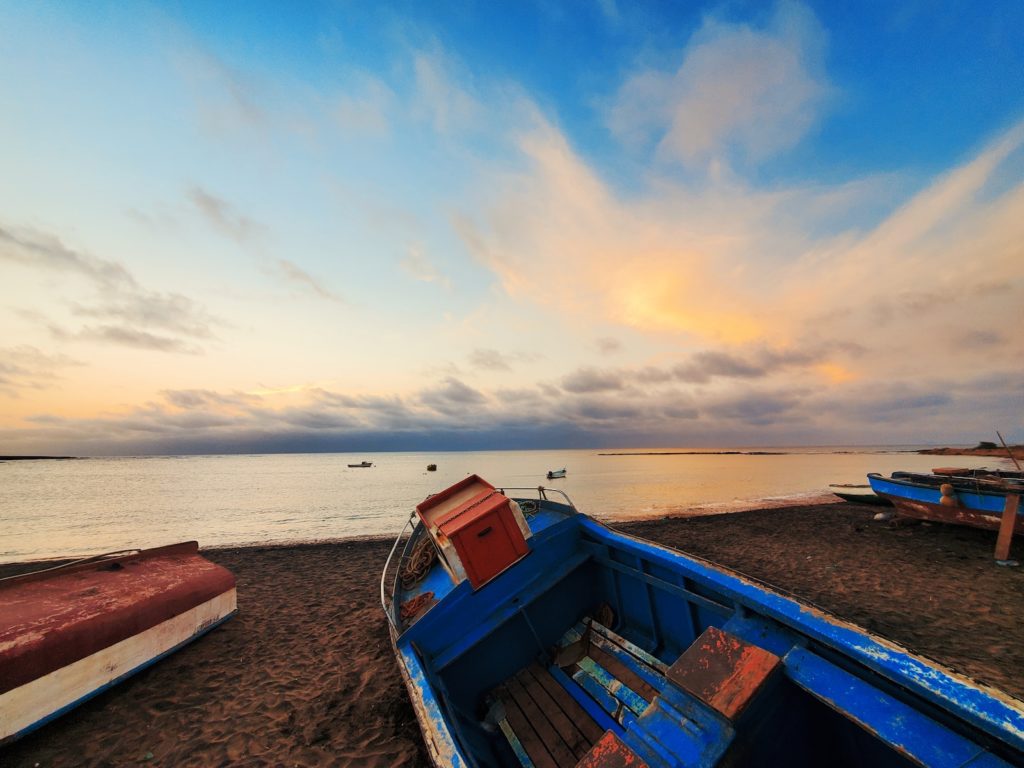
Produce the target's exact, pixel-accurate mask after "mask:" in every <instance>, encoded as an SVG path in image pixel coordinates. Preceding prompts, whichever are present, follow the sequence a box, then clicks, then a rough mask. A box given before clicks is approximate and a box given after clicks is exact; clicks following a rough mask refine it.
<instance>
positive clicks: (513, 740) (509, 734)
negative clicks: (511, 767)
mask: <svg viewBox="0 0 1024 768" xmlns="http://www.w3.org/2000/svg"><path fill="white" fill-rule="evenodd" d="M498 727H499V728H501V732H502V733H504V734H505V738H506V739H507V740H508V743H509V746H510V747H512V751H513V752H515V755H516V760H518V761H519V764H520V765H521V766H523V768H536V766H534V764H533V761H532V760H531V759H530V756H529V755H528V754H526V750H525V749H523V745H522V743H521V742H520V741H519V737H518V736H516V732H515V731H513V730H512V726H511V725H509V724H508V718H507V717H503V718H501V720H499V721H498Z"/></svg>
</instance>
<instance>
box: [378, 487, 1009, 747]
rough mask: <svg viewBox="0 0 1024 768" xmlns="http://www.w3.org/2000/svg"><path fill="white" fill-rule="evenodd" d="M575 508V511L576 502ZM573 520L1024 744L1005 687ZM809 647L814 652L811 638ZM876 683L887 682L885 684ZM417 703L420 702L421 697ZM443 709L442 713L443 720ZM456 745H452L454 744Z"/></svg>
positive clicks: (767, 590)
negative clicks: (986, 681) (958, 670)
mask: <svg viewBox="0 0 1024 768" xmlns="http://www.w3.org/2000/svg"><path fill="white" fill-rule="evenodd" d="M562 495H563V496H564V495H565V494H564V493H563V494H562ZM559 506H561V505H559ZM572 510H573V512H575V511H576V510H575V507H572ZM573 516H574V517H575V515H573ZM576 524H577V525H579V526H580V528H581V531H582V532H583V533H584V535H585V536H588V537H590V538H593V539H595V540H596V541H597V542H602V540H604V541H605V542H608V543H611V544H613V546H614V545H618V546H620V547H622V548H623V549H624V550H626V551H629V552H630V553H631V554H633V555H636V556H639V557H641V558H643V559H646V560H647V561H648V562H653V563H654V564H657V565H660V566H662V567H666V568H668V569H670V570H675V569H679V566H682V568H681V569H680V570H681V571H683V572H685V576H686V578H688V579H693V580H694V581H695V582H696V583H698V584H701V585H702V586H704V587H705V588H710V589H713V590H715V591H718V592H719V593H720V594H721V595H722V596H723V597H725V598H727V599H728V600H729V601H730V602H732V603H733V611H734V616H740V615H742V613H743V612H749V613H751V614H753V615H754V616H755V617H756V616H760V617H764V618H766V619H768V620H772V621H775V622H777V623H778V624H779V625H780V626H781V627H782V628H783V629H785V630H788V631H791V632H794V633H796V634H798V635H802V636H804V637H806V638H808V639H809V640H810V641H811V642H812V643H813V644H817V645H818V646H820V648H821V649H822V650H824V649H828V650H829V652H830V653H836V654H839V656H840V657H843V658H846V659H848V660H849V661H850V662H851V663H852V664H854V665H856V666H859V667H860V668H862V669H863V670H865V672H867V673H870V674H874V675H877V676H878V677H879V678H880V679H881V680H884V681H885V683H886V685H892V686H895V687H896V688H897V689H899V688H902V689H905V690H906V691H908V693H909V694H910V695H911V696H913V697H916V698H917V699H918V700H920V701H921V703H922V704H926V705H928V706H930V707H934V708H936V709H937V710H938V711H939V712H940V713H942V714H944V715H946V716H947V717H948V719H949V720H951V721H953V722H954V723H955V722H957V721H959V723H961V728H962V727H963V726H964V725H966V726H967V727H969V728H974V729H976V732H977V733H978V734H984V737H985V738H988V739H991V740H992V741H993V742H994V743H995V744H998V745H1001V747H1002V748H1003V749H1010V750H1024V701H1022V700H1020V699H1018V698H1016V697H1014V696H1012V695H1010V694H1009V693H1007V692H1005V691H1002V690H1000V689H998V688H995V687H993V686H990V685H988V684H986V683H982V682H979V681H976V680H974V679H972V678H970V677H968V676H966V675H963V674H960V673H958V672H955V671H954V670H952V669H949V668H948V667H946V666H945V665H944V664H942V663H941V662H938V661H935V660H933V659H930V658H928V657H926V656H923V655H920V654H917V653H915V652H913V651H911V650H909V649H907V648H906V647H904V646H902V645H901V644H899V643H897V642H894V641H892V640H889V639H887V638H884V637H881V636H878V635H876V634H874V633H872V632H870V631H869V630H867V629H865V628H863V627H860V626H858V625H856V624H854V623H853V622H850V621H847V620H845V619H843V618H841V617H839V616H837V615H836V614H834V613H832V612H831V611H828V610H827V609H824V608H821V607H820V606H816V605H813V604H812V603H810V602H809V601H808V600H806V599H802V598H798V597H797V596H796V595H794V594H793V593H790V592H786V591H785V590H782V589H780V588H778V587H776V586H774V585H772V584H769V583H767V582H764V581H762V580H759V579H756V578H754V577H751V576H748V575H746V574H743V573H742V572H740V571H738V570H736V569H733V568H727V567H725V566H722V565H720V564H717V563H714V562H713V561H710V560H707V559H705V558H701V557H699V556H696V555H692V554H689V553H686V552H682V551H680V550H677V549H673V548H671V547H668V546H666V545H663V544H658V543H655V542H652V541H649V540H646V539H643V538H641V537H638V536H634V535H632V534H629V533H625V532H623V531H620V530H617V529H614V528H612V527H610V526H609V525H606V524H605V523H603V522H601V521H600V520H597V519H595V518H592V517H590V516H588V515H579V517H578V518H577V522H576ZM396 546H397V542H396ZM591 556H593V555H591ZM737 609H742V610H737ZM389 621H390V617H389ZM392 630H393V631H392V632H391V641H392V647H393V649H394V651H395V655H396V658H397V660H398V662H399V667H400V668H401V670H402V674H403V680H404V681H405V683H406V687H407V688H408V689H409V691H410V698H411V699H413V701H414V703H415V702H416V701H417V697H422V696H424V695H426V696H428V697H429V699H430V701H433V702H435V703H436V702H438V701H439V699H438V697H437V689H436V686H437V685H439V681H436V680H434V679H433V678H432V676H429V675H427V674H424V679H423V686H424V688H423V689H422V690H421V689H419V688H417V686H416V685H415V684H414V682H413V680H412V679H411V678H410V677H409V670H407V669H406V660H405V659H404V653H403V649H405V651H406V652H408V653H412V654H414V656H415V661H416V663H417V664H418V665H419V666H420V669H421V670H423V671H424V673H426V667H425V666H424V665H423V660H422V659H420V658H419V656H420V652H419V650H418V649H417V648H416V647H415V645H414V644H413V643H412V642H411V641H408V640H407V641H406V643H405V644H403V645H402V648H400V647H399V646H400V641H401V639H402V638H401V634H404V633H401V634H399V633H398V632H397V628H396V627H394V625H392ZM810 652H812V653H816V655H817V652H815V651H814V650H813V645H812V646H811V650H810ZM827 657H828V655H826V656H822V657H821V658H827ZM868 679H869V678H868ZM879 690H882V691H885V690H886V689H885V687H884V686H883V687H881V688H880V689H879ZM420 703H421V704H422V703H423V702H422V698H420ZM414 709H417V719H418V720H419V721H420V726H421V730H422V731H423V733H424V734H426V733H427V730H428V729H430V730H431V731H434V730H435V726H436V724H434V723H433V722H432V721H431V719H430V718H429V717H428V716H427V714H426V712H421V711H419V709H418V708H417V707H416V706H414ZM445 712H446V711H445ZM445 712H442V713H441V715H440V717H441V719H442V720H443V719H444V716H445ZM946 719H947V718H946V717H943V718H941V719H940V720H936V721H935V722H936V723H941V722H943V721H945V720H946ZM946 727H948V725H947V726H946ZM444 733H445V735H446V737H447V739H449V740H450V741H449V742H448V743H450V744H458V742H457V741H456V740H455V738H454V736H455V734H454V733H453V732H451V731H449V730H448V728H447V725H446V727H445V731H444ZM978 743H979V747H980V748H985V747H984V738H983V739H982V741H980V742H978ZM431 746H432V745H431ZM461 749H462V747H457V750H461ZM440 757H441V756H440V755H439V754H436V753H434V752H432V754H431V758H432V759H434V760H435V764H437V765H446V764H449V763H447V762H437V758H440ZM448 759H449V760H450V758H448ZM466 759H468V758H466Z"/></svg>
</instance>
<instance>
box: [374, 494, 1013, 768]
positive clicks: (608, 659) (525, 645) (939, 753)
mask: <svg viewBox="0 0 1024 768" xmlns="http://www.w3.org/2000/svg"><path fill="white" fill-rule="evenodd" d="M517 501H518V503H520V505H521V506H525V504H526V503H527V502H525V501H524V500H519V499H517ZM573 512H574V510H573V509H571V508H569V507H565V506H562V507H559V506H558V505H552V504H550V503H549V502H548V501H546V500H544V499H543V498H542V500H541V502H540V503H539V504H536V505H535V510H534V511H533V513H532V514H531V517H530V522H531V528H532V529H533V531H534V535H533V537H532V538H531V552H530V554H529V555H527V556H526V557H525V558H523V559H522V560H520V561H519V562H517V563H516V564H515V565H513V566H512V567H510V568H509V569H508V570H507V571H506V572H504V573H503V574H502V575H500V576H499V577H497V578H496V579H494V580H493V581H492V582H490V583H488V584H487V585H486V586H484V587H483V588H482V589H479V590H472V589H470V588H469V585H468V583H466V582H461V583H456V584H451V583H447V577H446V576H445V575H444V574H443V573H442V572H441V569H440V567H438V568H437V569H435V570H434V571H432V572H431V573H430V574H429V575H428V576H427V577H426V580H425V581H424V582H423V583H422V584H421V585H420V586H418V587H416V588H407V587H402V588H401V589H399V590H398V591H397V592H396V593H395V599H394V600H393V601H392V603H391V606H390V607H388V606H387V603H386V602H385V610H386V611H387V613H388V618H389V621H390V622H391V624H392V642H393V645H394V648H395V653H396V657H397V659H398V664H399V667H400V669H401V671H402V676H403V679H404V681H405V684H406V687H407V689H408V691H409V696H410V699H411V701H412V703H413V708H414V710H415V712H416V715H417V719H418V721H419V725H420V728H421V730H422V732H423V734H424V738H425V742H426V746H427V751H428V754H429V756H430V759H431V760H432V761H433V763H434V764H435V765H438V766H442V765H473V764H479V765H505V766H512V765H518V764H520V762H521V760H519V761H518V762H517V757H520V758H521V756H522V754H529V755H532V754H534V752H535V751H537V750H540V751H541V752H543V749H544V748H546V746H548V745H549V742H548V741H544V745H545V746H541V745H539V742H538V741H537V739H543V738H546V737H544V736H543V734H542V730H544V728H542V727H541V726H543V720H540V721H537V722H536V725H537V728H536V729H535V731H530V730H529V728H530V727H531V724H533V723H534V722H535V720H536V718H537V717H539V715H538V711H539V710H537V709H536V708H534V709H533V714H532V715H530V716H529V717H528V718H527V720H529V723H527V722H526V721H525V720H524V719H523V715H524V714H525V713H526V712H527V711H528V708H529V707H531V706H532V705H531V704H530V700H529V699H525V698H524V696H526V695H527V694H528V695H529V696H530V697H534V695H535V693H536V697H535V698H533V699H532V700H533V701H535V702H536V703H537V705H538V706H542V703H543V702H547V703H548V704H550V703H551V701H553V700H559V699H558V697H562V699H564V698H565V697H566V696H568V697H569V698H570V699H571V700H572V701H571V702H569V705H568V707H569V708H563V709H562V710H561V711H562V712H563V714H566V715H568V714H569V712H570V710H571V709H573V708H575V711H577V712H579V711H580V710H579V708H580V707H583V708H584V709H585V710H586V714H585V717H583V719H578V718H577V719H574V718H572V717H570V719H569V721H568V722H569V723H576V724H577V725H581V724H583V723H589V725H588V727H590V726H593V730H596V735H592V736H590V737H588V738H587V739H586V740H585V743H584V742H581V741H580V740H579V739H578V738H576V736H575V735H574V733H573V731H572V730H571V728H569V730H568V731H566V732H563V733H561V735H560V736H558V737H554V736H552V738H554V741H553V742H551V743H550V747H551V749H553V750H558V749H563V748H564V747H568V748H570V749H571V750H572V751H573V753H574V756H573V758H572V759H569V758H568V757H566V759H565V760H559V759H556V760H555V764H557V765H563V764H564V765H573V764H576V759H577V758H580V757H581V753H584V752H585V753H586V754H587V755H588V756H592V755H593V751H594V750H597V751H598V752H599V751H601V749H603V748H607V747H608V746H609V744H610V743H611V744H614V745H617V746H616V749H619V748H621V749H623V750H627V752H631V753H632V754H633V755H634V756H639V757H640V758H641V759H643V760H644V761H645V762H646V763H647V764H648V765H650V766H667V765H679V764H686V765H691V764H692V765H702V766H712V765H722V764H730V765H733V764H735V765H748V764H751V765H752V764H758V765H768V764H787V765H794V766H802V765H806V766H811V765H820V764H825V763H829V762H835V761H834V760H832V759H831V758H832V757H835V755H834V754H833V752H832V751H831V750H834V749H835V748H836V746H835V745H838V744H842V745H844V747H843V749H846V750H848V752H844V753H843V755H844V756H845V757H847V758H849V759H850V763H851V764H877V765H905V764H907V763H906V762H905V760H904V758H909V759H910V761H911V762H912V763H914V764H922V765H940V764H941V765H947V764H948V765H953V764H962V761H961V762H955V761H956V760H959V759H960V758H961V757H964V756H966V757H964V759H967V757H969V756H971V755H974V756H981V757H979V763H978V764H979V765H980V764H982V763H983V762H984V763H985V764H986V765H989V764H991V765H993V766H995V765H1000V766H1004V765H1009V764H1018V762H1019V761H1020V760H1021V759H1022V758H1024V751H1022V750H1024V706H1022V704H1021V703H1020V702H1016V701H1014V700H1012V699H1010V698H1009V697H1007V696H1005V695H1004V694H1000V693H999V692H996V691H993V690H991V689H987V688H985V687H984V686H980V685H978V684H977V683H975V682H973V681H971V680H968V679H966V678H963V677H960V676H958V675H956V674H955V673H953V672H951V671H949V670H945V669H943V668H941V667H940V666H938V665H936V664H934V663H933V662H930V661H928V660H925V659H922V658H919V657H916V656H914V655H913V654H911V653H909V652H908V651H906V650H905V649H903V648H900V647H898V646H896V645H894V644H892V643H890V642H888V641H886V640H883V639H881V638H878V637H876V636H873V635H871V634H870V633H868V632H866V631H865V630H863V629H860V628H858V627H855V626H853V625H851V624H849V623H847V622H844V621H842V620H840V619H837V618H836V617H834V616H831V615H829V614H827V613H825V612H823V611H820V610H817V609H815V608H813V607H812V606H808V605H805V604H801V603H799V602H797V601H796V600H794V599H792V598H790V597H787V596H785V595H781V594H779V593H777V592H774V591H772V590H771V589H769V588H767V587H766V586H765V585H763V584H759V583H757V582H755V581H753V580H750V579H747V578H744V577H743V576H741V575H739V574H735V573H731V572H728V571H726V570H724V569H721V568H718V567H717V566H714V565H713V564H711V563H708V562H706V561H702V560H700V559H699V558H695V557H692V556H688V555H685V554H683V553H680V552H677V551H674V550H670V549H667V548H665V547H661V546H658V545H656V544H652V543H650V542H646V541H643V540H640V539H636V538H634V537H631V536H627V535H624V534H622V533H619V532H617V531H614V530H611V529H609V528H608V527H606V526H604V525H602V524H600V523H598V522H596V521H594V520H592V519H590V518H587V517H585V516H583V515H576V514H573ZM415 539H416V533H415V532H414V534H413V536H412V537H411V538H410V539H409V541H408V544H407V546H408V547H410V548H411V547H413V546H414V543H415ZM396 546H397V543H396ZM408 551H410V550H408V549H407V552H408ZM385 573H386V570H385ZM383 583H384V582H383V581H382V584H383ZM428 592H429V599H428V600H425V601H423V605H424V606H425V607H423V608H422V610H420V609H417V611H416V612H415V613H414V614H413V615H409V616H407V614H406V612H404V611H402V610H401V609H402V608H403V606H406V605H409V604H411V602H412V601H413V600H416V601H417V604H418V603H419V601H420V598H421V597H422V596H423V595H427V593H428ZM382 594H383V590H382ZM587 626H594V627H597V628H598V629H597V630H595V631H596V632H597V633H600V634H601V635H602V637H597V635H596V634H595V635H592V636H591V635H589V632H588V631H587V630H586V629H585V627H587ZM609 630H614V631H609ZM709 633H710V634H709ZM588 636H590V637H592V639H590V640H589V641H585V638H586V637H588ZM613 639H614V644H610V642H611V641H612V640H613ZM587 642H589V650H588V649H587V648H586V647H584V648H583V649H582V650H580V651H579V653H577V652H576V651H575V650H574V648H576V646H579V645H580V644H581V643H582V644H583V646H586V645H587ZM566 643H568V644H566ZM754 646H756V648H755V647H754ZM595 649H596V650H595ZM612 656H614V658H612ZM715 659H717V660H718V662H723V663H724V667H723V666H721V665H719V666H717V667H716V665H715V663H711V664H708V663H707V662H708V661H709V660H711V661H712V662H714V660H715ZM751 659H753V660H754V661H757V663H756V664H748V663H747V662H750V661H751ZM616 660H617V661H616ZM756 667H760V668H761V671H760V672H759V671H758V670H757V669H755V668H756ZM687 668H688V669H689V674H687ZM659 669H660V670H661V672H660V673H659V672H658V670H659ZM715 670H717V672H716V671H715ZM706 671H711V672H713V674H712V675H711V677H710V678H706V677H705V676H704V672H706ZM734 672H736V674H734ZM748 672H752V673H754V674H752V675H748ZM638 676H639V677H640V678H642V680H639V681H638ZM531 681H532V683H533V690H532V691H531V688H530V685H531ZM542 689H543V690H542ZM545 690H546V691H547V692H548V693H547V694H545V693H543V691H545ZM517 702H518V704H517ZM573 702H574V703H573ZM722 702H724V703H725V704H724V705H723V704H722ZM519 704H521V706H519ZM559 706H561V705H559ZM934 713H941V716H940V717H935V716H934ZM547 714H548V713H547V712H545V716H547ZM517 717H518V721H519V722H516V718H517ZM551 717H552V719H551V720H550V723H549V724H550V725H552V727H554V728H556V729H557V727H559V725H561V726H565V727H567V728H568V727H569V726H567V725H566V723H567V721H566V720H565V718H564V717H563V718H561V719H560V720H559V719H558V717H560V716H559V715H558V712H557V711H555V712H554V714H553V715H551ZM680 723H687V726H686V727H685V728H681V727H680V725H679V724H680ZM951 723H952V724H953V725H952V726H951V725H950V724H951ZM523 728H526V729H527V730H526V731H524V730H522V729H523ZM547 730H548V731H550V733H551V734H553V733H554V731H552V730H551V729H550V728H548V729H547ZM582 731H583V728H582V725H581V730H580V732H581V733H582ZM783 731H785V732H787V733H789V734H790V735H791V738H787V739H784V740H780V739H778V738H776V737H774V736H771V735H770V734H775V733H779V732H783ZM602 732H604V737H602V736H601V733H602ZM819 733H820V734H827V736H823V737H821V738H817V737H816V736H815V734H819ZM609 734H611V735H609ZM559 739H562V741H559ZM599 742H600V743H599ZM523 750H525V752H524V751H523ZM587 750H591V751H590V752H587ZM988 750H991V751H990V752H988V753H987V754H983V753H985V752H986V751H988ZM551 754H552V755H553V754H554V752H552V753H551ZM513 755H516V757H513ZM755 755H756V756H757V759H756V760H753V761H749V760H747V759H746V758H749V757H751V756H755ZM869 756H870V757H869ZM876 758H877V761H876ZM1007 760H1008V761H1009V762H1007ZM985 761H988V762H985ZM523 764H525V763H523ZM534 764H537V765H540V764H549V763H544V762H543V761H542V763H537V762H536V761H535V760H534ZM580 764H581V765H589V764H590V763H586V762H581V763H580Z"/></svg>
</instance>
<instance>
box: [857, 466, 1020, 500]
mask: <svg viewBox="0 0 1024 768" xmlns="http://www.w3.org/2000/svg"><path fill="white" fill-rule="evenodd" d="M867 477H868V480H871V478H875V479H877V480H880V481H881V482H883V483H892V484H893V485H900V486H906V487H909V488H920V489H922V490H929V491H935V493H937V494H939V495H942V491H941V490H940V486H941V485H945V484H948V485H953V487H954V490H955V491H956V494H957V496H970V495H977V496H991V497H993V498H999V499H1005V498H1006V496H1007V495H1008V494H1013V493H1017V494H1020V495H1024V488H1021V489H1019V490H1018V489H1016V488H1008V489H1005V490H1002V491H998V490H995V489H992V488H957V487H956V485H955V484H953V483H949V482H948V481H947V482H946V483H939V484H938V485H926V484H924V483H920V482H914V481H913V480H904V479H903V478H900V477H886V476H885V475H883V474H881V473H879V472H869V473H868V475H867ZM936 478H937V479H941V477H940V476H938V475H936ZM950 479H956V478H950ZM968 479H970V478H968ZM871 487H872V488H873V489H875V486H874V485H871ZM875 493H885V491H880V490H878V489H875ZM890 495H896V494H890ZM898 498H908V497H906V496H898Z"/></svg>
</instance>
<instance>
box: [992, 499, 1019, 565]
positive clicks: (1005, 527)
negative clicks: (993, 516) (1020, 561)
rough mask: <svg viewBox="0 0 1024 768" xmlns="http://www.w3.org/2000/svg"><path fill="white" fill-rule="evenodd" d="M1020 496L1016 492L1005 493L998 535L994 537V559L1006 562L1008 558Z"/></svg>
mask: <svg viewBox="0 0 1024 768" xmlns="http://www.w3.org/2000/svg"><path fill="white" fill-rule="evenodd" d="M1019 506H1020V496H1019V495H1018V494H1016V493H1008V494H1006V505H1005V506H1004V507H1003V518H1002V520H1001V521H1000V523H999V536H998V537H996V561H997V562H1000V563H1007V562H1009V560H1010V542H1011V541H1013V526H1014V524H1015V523H1016V522H1017V508H1018V507H1019Z"/></svg>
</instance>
